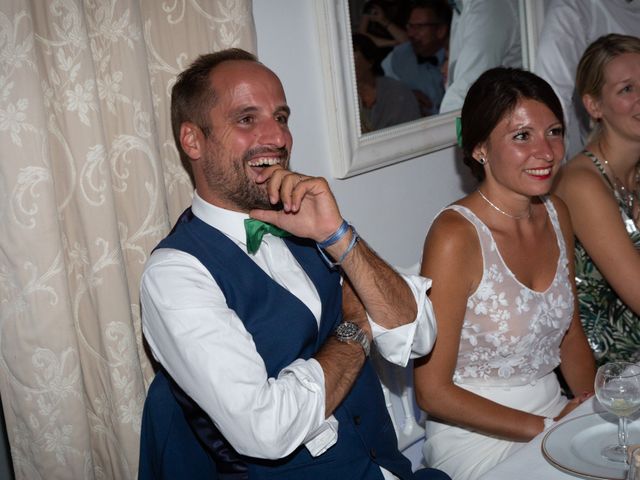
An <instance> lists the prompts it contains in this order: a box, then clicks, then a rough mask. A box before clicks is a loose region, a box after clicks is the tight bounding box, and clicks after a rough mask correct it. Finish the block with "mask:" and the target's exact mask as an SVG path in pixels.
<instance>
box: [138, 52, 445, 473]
mask: <svg viewBox="0 0 640 480" xmlns="http://www.w3.org/2000/svg"><path fill="white" fill-rule="evenodd" d="M171 115H172V126H173V132H174V137H175V141H176V144H177V146H178V150H179V151H180V154H181V155H182V157H183V160H185V161H187V162H188V163H189V164H190V165H191V167H192V170H193V177H194V180H195V186H196V191H195V193H194V198H193V203H192V206H191V207H190V208H189V209H188V210H187V211H186V212H185V213H184V214H183V215H182V216H181V218H180V219H179V220H178V222H177V224H176V226H175V227H174V229H173V230H172V232H171V233H170V234H169V235H168V236H167V237H166V238H165V239H164V240H163V241H162V242H161V243H160V244H159V245H158V247H157V248H156V250H155V251H154V252H153V254H152V255H151V257H150V259H149V261H148V263H147V266H146V268H145V272H144V274H143V278H142V285H141V305H142V320H143V329H144V334H145V337H146V339H147V341H148V343H149V346H150V348H151V351H152V352H153V355H154V357H155V358H156V359H157V360H158V362H159V363H160V365H161V369H160V372H159V373H158V375H157V376H156V378H155V380H154V382H153V384H152V385H151V387H150V389H149V397H148V399H147V402H146V403H145V413H144V420H143V431H142V442H141V461H140V478H178V477H179V478H190V479H193V478H216V476H217V478H233V479H240V478H251V479H254V478H256V479H261V478H277V479H289V478H291V479H293V478H296V479H299V478H305V479H327V478H341V479H342V478H345V479H346V478H349V479H359V478H362V479H380V480H381V479H390V478H401V479H405V478H414V474H413V473H412V472H411V468H410V464H409V462H408V460H407V459H406V458H404V457H403V456H402V455H401V454H400V452H399V451H398V449H397V441H396V437H395V434H394V430H393V426H392V424H391V421H390V418H389V415H388V413H387V410H386V408H385V403H384V399H383V396H382V392H381V388H380V384H379V382H378V379H377V377H376V374H375V372H374V370H373V368H372V366H371V363H370V361H369V359H368V355H369V349H370V342H374V343H376V345H377V347H378V349H379V351H380V353H381V354H382V355H383V356H385V357H386V358H387V359H389V360H390V361H393V362H395V363H398V364H401V365H405V364H406V363H407V362H408V360H409V358H411V357H413V356H417V355H424V354H426V353H428V352H429V351H430V349H431V347H432V345H433V342H434V340H435V328H434V325H435V322H434V318H433V313H432V309H431V305H430V303H429V300H428V299H427V298H426V291H427V289H428V288H429V286H430V282H429V281H428V280H427V279H424V278H422V277H404V278H403V277H401V276H399V275H398V274H397V273H395V272H394V271H393V269H391V268H390V267H389V266H388V265H387V264H386V263H385V262H384V261H382V260H381V259H380V258H379V257H378V256H377V255H376V254H375V253H374V252H373V251H372V250H370V249H369V247H368V246H367V245H366V243H365V242H364V241H362V240H360V239H359V236H358V234H357V233H356V231H355V229H354V228H353V227H352V226H351V225H349V224H348V223H347V222H345V221H344V220H343V218H342V216H341V215H340V210H339V208H338V205H337V203H336V201H335V198H334V196H333V194H332V193H331V190H330V189H329V186H328V184H327V182H326V180H324V179H323V178H313V177H308V176H305V175H302V174H299V173H295V172H292V171H290V170H289V155H290V152H291V145H292V138H291V133H290V131H289V127H288V120H289V107H288V106H287V101H286V98H285V94H284V91H283V88H282V85H281V83H280V81H279V80H278V78H277V76H276V75H275V74H274V73H273V72H272V71H271V70H269V69H268V68H266V67H265V66H264V65H262V64H261V63H259V62H258V61H257V60H256V58H255V57H254V56H253V55H251V54H249V53H247V52H244V51H242V50H237V49H231V50H225V51H222V52H218V53H214V54H209V55H204V56H201V57H199V58H198V59H197V60H196V61H195V62H194V63H193V64H192V65H191V66H190V67H189V68H188V69H187V70H186V71H184V72H183V73H182V74H181V75H180V76H179V77H178V80H177V82H176V84H175V86H174V88H173V92H172V107H171ZM257 220H262V221H264V222H269V223H262V222H259V221H257ZM274 226H276V227H279V228H275V229H274V228H273V227H274ZM281 229H282V230H281ZM283 230H286V232H284V231H283ZM256 232H258V233H260V235H259V236H258V238H256V237H255V233H256ZM174 405H179V406H180V407H179V409H177V407H176V408H173V406H174ZM158 410H159V411H160V413H161V415H160V417H162V414H165V416H167V415H169V413H166V412H175V411H176V410H178V411H179V412H180V414H179V415H173V414H172V415H173V416H171V418H170V419H169V420H168V421H167V422H166V423H167V424H168V425H170V427H167V431H168V432H169V433H166V434H165V436H166V437H168V438H163V439H158V438H157V437H158V433H157V432H159V431H161V430H162V428H161V427H160V426H159V425H153V424H152V422H154V421H155V420H154V418H156V417H154V415H155V414H156V413H158ZM185 419H186V420H187V421H188V424H189V427H190V428H180V425H181V423H184V422H185ZM195 439H197V441H196V440H195ZM154 442H155V443H154ZM157 443H161V447H159V448H157V447H158V445H157ZM174 447H175V448H174ZM169 452H174V453H175V452H179V455H174V457H172V458H170V459H169V458H168V457H167V456H168V455H169ZM203 455H204V456H205V457H206V459H207V461H206V462H205V463H204V466H205V467H206V468H205V467H201V466H200V465H201V464H199V463H198V462H196V461H195V460H194V459H197V458H199V459H202V458H203ZM196 465H197V466H196ZM211 470H213V475H212V471H211ZM214 475H215V476H214ZM441 475H442V474H441V472H438V471H432V470H429V469H427V470H425V471H423V472H421V477H420V478H448V477H446V476H445V475H443V476H441ZM416 478H417V477H416Z"/></svg>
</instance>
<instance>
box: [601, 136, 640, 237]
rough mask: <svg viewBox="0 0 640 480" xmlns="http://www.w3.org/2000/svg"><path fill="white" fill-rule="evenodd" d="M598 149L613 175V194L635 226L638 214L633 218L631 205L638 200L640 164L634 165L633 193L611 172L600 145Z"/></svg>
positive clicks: (639, 213)
mask: <svg viewBox="0 0 640 480" xmlns="http://www.w3.org/2000/svg"><path fill="white" fill-rule="evenodd" d="M598 148H599V149H600V154H601V155H602V160H603V161H604V164H605V165H606V166H607V167H608V168H609V171H610V172H611V174H612V175H613V193H614V195H615V197H616V198H617V199H618V201H620V202H621V203H622V204H623V205H624V206H625V207H626V210H627V215H628V216H629V218H631V219H633V221H634V223H635V224H636V225H637V224H638V220H639V218H638V217H639V215H640V212H638V213H637V214H636V215H635V216H634V215H633V205H634V204H635V202H636V200H637V199H638V198H640V164H639V165H636V174H635V177H634V181H635V184H636V185H635V187H636V188H635V191H633V190H630V189H627V187H625V186H624V183H622V181H621V180H620V178H618V176H617V175H616V172H615V171H614V170H613V167H612V166H611V164H610V163H609V162H608V161H607V158H606V157H605V156H604V152H603V151H602V148H601V147H600V145H598Z"/></svg>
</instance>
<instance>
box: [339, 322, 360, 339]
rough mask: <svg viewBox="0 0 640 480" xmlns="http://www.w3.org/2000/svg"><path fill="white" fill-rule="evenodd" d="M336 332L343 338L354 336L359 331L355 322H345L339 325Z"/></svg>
mask: <svg viewBox="0 0 640 480" xmlns="http://www.w3.org/2000/svg"><path fill="white" fill-rule="evenodd" d="M336 333H337V334H338V335H339V336H340V337H342V338H352V337H354V336H355V335H356V333H358V326H357V325H356V324H355V323H351V322H344V323H341V324H340V325H338V328H337V330H336Z"/></svg>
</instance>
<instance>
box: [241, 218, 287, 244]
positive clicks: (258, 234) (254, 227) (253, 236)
mask: <svg viewBox="0 0 640 480" xmlns="http://www.w3.org/2000/svg"><path fill="white" fill-rule="evenodd" d="M244 229H245V230H246V232H247V252H249V253H256V252H257V251H258V249H259V248H260V243H261V242H262V237H264V234H265V233H270V234H271V235H275V236H276V237H286V236H287V235H290V233H289V232H285V231H284V230H282V229H281V228H278V227H276V226H274V225H271V224H270V223H265V222H261V221H260V220H256V219H255V218H247V219H245V221H244Z"/></svg>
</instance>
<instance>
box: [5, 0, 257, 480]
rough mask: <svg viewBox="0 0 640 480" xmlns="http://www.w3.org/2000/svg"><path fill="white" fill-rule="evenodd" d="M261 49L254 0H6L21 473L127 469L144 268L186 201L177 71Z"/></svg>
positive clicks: (10, 308) (12, 380) (11, 311)
mask: <svg viewBox="0 0 640 480" xmlns="http://www.w3.org/2000/svg"><path fill="white" fill-rule="evenodd" d="M229 46H239V47H242V48H245V49H247V50H250V51H255V29H254V25H253V17H252V14H251V0H215V1H214V0H30V1H29V0H3V1H2V2H0V158H1V161H0V392H1V395H2V403H3V407H4V415H5V419H6V423H7V431H8V436H9V441H10V444H11V455H12V459H13V465H14V470H15V473H16V478H18V479H29V480H33V479H38V478H42V479H56V478H59V479H70V478H73V479H80V478H87V479H88V478H95V479H133V478H135V477H136V475H137V468H138V441H139V433H140V419H141V413H142V405H143V402H144V397H145V387H146V386H147V385H148V383H149V381H150V379H151V377H152V375H153V372H152V368H151V366H150V363H149V360H148V358H147V357H146V356H145V351H144V347H143V345H142V341H141V333H140V312H139V304H138V281H139V277H140V274H141V272H142V269H143V266H144V263H145V261H146V260H147V256H148V255H149V252H150V250H151V249H152V248H153V247H154V246H155V245H156V244H157V242H158V241H159V240H160V239H161V238H162V237H163V236H164V235H165V234H166V233H167V231H168V229H169V227H170V225H171V223H172V222H173V221H174V220H175V219H176V218H177V216H178V214H179V213H180V212H181V211H182V210H183V209H184V208H185V207H186V206H187V205H188V204H189V203H190V198H191V193H192V187H191V183H190V181H189V178H188V175H187V174H186V173H185V171H184V169H183V167H182V165H181V164H180V160H179V158H178V155H177V151H176V149H175V146H174V143H173V137H172V135H171V126H170V121H169V108H170V91H171V86H172V85H173V82H174V79H175V76H176V75H177V74H178V73H179V72H180V71H181V70H183V69H184V68H185V67H186V66H187V65H188V64H189V63H190V61H191V60H193V59H194V58H195V57H196V56H197V55H199V54H201V53H206V52H210V51H214V50H218V49H221V48H225V47H229Z"/></svg>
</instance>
